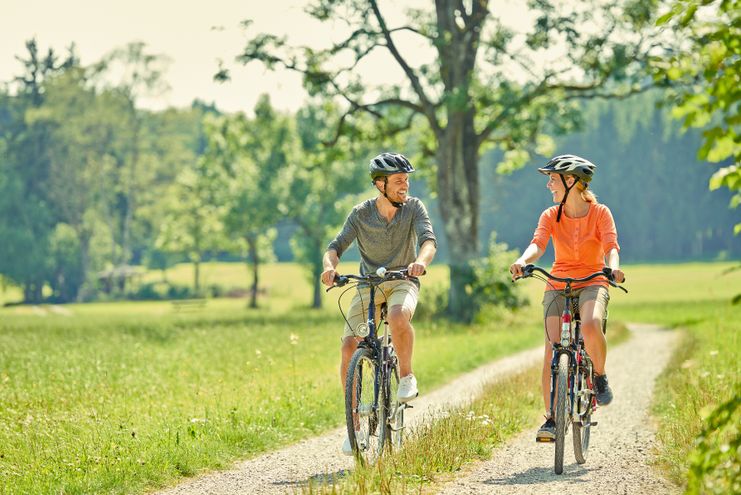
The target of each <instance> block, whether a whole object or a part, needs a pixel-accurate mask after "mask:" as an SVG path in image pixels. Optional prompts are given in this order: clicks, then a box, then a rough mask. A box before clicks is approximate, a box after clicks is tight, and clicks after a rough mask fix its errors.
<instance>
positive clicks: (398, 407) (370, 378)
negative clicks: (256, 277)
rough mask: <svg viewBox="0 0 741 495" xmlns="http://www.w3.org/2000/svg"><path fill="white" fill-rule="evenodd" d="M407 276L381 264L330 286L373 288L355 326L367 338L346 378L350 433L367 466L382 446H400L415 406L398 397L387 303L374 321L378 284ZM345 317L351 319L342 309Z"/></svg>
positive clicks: (396, 361) (341, 279) (395, 365)
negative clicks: (380, 330) (408, 412)
mask: <svg viewBox="0 0 741 495" xmlns="http://www.w3.org/2000/svg"><path fill="white" fill-rule="evenodd" d="M409 278H410V277H409V275H408V274H407V270H406V269H403V270H398V271H387V270H386V269H384V268H379V269H378V271H377V272H376V273H374V274H369V275H338V276H336V277H335V281H334V285H333V286H332V287H330V288H329V289H327V291H328V292H329V291H330V290H332V289H333V288H335V287H343V286H345V285H347V284H353V285H352V287H350V288H348V289H347V290H346V291H345V292H343V294H342V295H344V294H345V293H346V292H347V291H349V290H352V289H353V288H356V287H358V286H359V285H362V286H364V287H369V288H370V296H369V298H368V319H367V322H366V323H365V324H364V325H363V326H362V328H360V329H359V330H358V329H356V335H357V336H358V337H363V340H361V341H360V342H359V343H358V349H357V350H356V351H355V353H354V354H353V356H352V358H351V359H350V365H349V366H348V368H347V378H346V380H345V418H346V420H347V435H348V437H349V438H350V445H352V449H353V452H354V453H355V457H356V458H357V459H358V460H359V461H360V462H362V463H365V464H369V463H373V462H374V461H375V460H376V459H377V458H378V457H379V456H380V455H381V454H382V453H383V451H384V449H389V450H391V449H398V448H400V447H401V443H402V437H403V431H404V410H405V409H406V408H407V407H412V406H409V405H407V404H405V403H400V402H399V400H398V399H397V392H398V389H399V361H398V358H397V357H396V353H395V351H394V346H393V344H392V342H391V333H390V332H389V328H388V321H387V320H386V315H387V307H386V304H385V303H384V304H382V305H381V314H380V317H379V320H378V324H376V290H382V289H381V288H380V287H379V286H380V285H381V284H382V283H383V282H387V281H390V280H406V279H409ZM341 299H342V296H340V300H341ZM340 303H341V301H339V302H338V304H340ZM340 311H341V312H342V306H341V305H340ZM343 317H344V318H345V321H346V322H347V318H346V317H345V315H344V313H343ZM348 325H349V323H348ZM382 326H383V329H384V332H383V335H381V336H378V334H377V329H378V328H381V327H382Z"/></svg>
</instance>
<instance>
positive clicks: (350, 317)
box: [342, 280, 419, 339]
mask: <svg viewBox="0 0 741 495" xmlns="http://www.w3.org/2000/svg"><path fill="white" fill-rule="evenodd" d="M369 298H370V289H369V288H367V287H366V288H363V289H359V290H358V291H357V292H356V293H355V296H354V297H353V298H352V302H351V303H350V310H349V311H348V312H347V321H348V322H349V323H350V325H349V326H348V325H345V330H344V332H343V334H342V338H343V339H344V338H345V337H356V336H357V334H356V329H358V326H359V325H363V324H365V322H366V321H367V320H368V302H369ZM418 299H419V289H418V288H417V286H416V285H414V283H412V282H410V281H409V280H389V281H388V282H384V283H382V284H381V285H380V286H378V288H377V289H376V299H375V303H376V321H378V317H379V316H380V314H381V304H383V303H386V306H387V307H388V308H389V309H391V307H392V306H397V305H398V306H401V307H402V308H403V309H404V310H405V311H406V312H407V313H408V314H409V319H410V320H411V319H412V316H414V310H415V309H417V300H418ZM366 333H367V332H366Z"/></svg>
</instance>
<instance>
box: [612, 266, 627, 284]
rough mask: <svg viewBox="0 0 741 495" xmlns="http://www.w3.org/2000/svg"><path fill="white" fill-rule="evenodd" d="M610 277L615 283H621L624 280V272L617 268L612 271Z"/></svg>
mask: <svg viewBox="0 0 741 495" xmlns="http://www.w3.org/2000/svg"><path fill="white" fill-rule="evenodd" d="M612 279H613V280H614V281H615V283H618V284H621V283H623V282H624V281H625V274H624V273H623V271H622V270H621V269H620V268H617V269H615V270H613V271H612Z"/></svg>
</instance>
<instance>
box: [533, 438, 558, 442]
mask: <svg viewBox="0 0 741 495" xmlns="http://www.w3.org/2000/svg"><path fill="white" fill-rule="evenodd" d="M555 441H556V439H555V438H536V439H535V442H536V443H553V442H555Z"/></svg>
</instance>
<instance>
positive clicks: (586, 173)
mask: <svg viewBox="0 0 741 495" xmlns="http://www.w3.org/2000/svg"><path fill="white" fill-rule="evenodd" d="M596 168H597V165H595V164H594V163H592V162H590V161H589V160H587V159H586V158H582V157H580V156H576V155H558V156H554V157H553V158H551V159H550V160H548V163H546V164H545V166H544V167H541V168H539V169H538V172H540V173H541V174H545V175H548V174H558V175H559V176H560V177H561V182H563V186H564V187H565V188H566V192H565V193H564V195H563V199H562V200H561V204H560V205H559V206H558V215H557V216H556V221H557V222H560V221H561V212H562V211H563V205H564V204H565V203H566V198H568V196H569V192H570V191H571V188H572V187H574V186H575V185H576V184H577V182H581V183H582V184H583V185H584V187H589V182H590V181H591V180H592V177H593V176H594V171H595V169H596ZM565 175H573V176H574V177H576V178H577V180H576V181H574V183H573V184H572V185H571V187H569V186H567V185H566V178H565V177H564V176H565Z"/></svg>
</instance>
